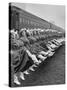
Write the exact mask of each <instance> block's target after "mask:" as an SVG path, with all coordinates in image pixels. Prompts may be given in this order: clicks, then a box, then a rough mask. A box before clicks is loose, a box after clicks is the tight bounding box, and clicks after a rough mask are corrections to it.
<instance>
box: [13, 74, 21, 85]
mask: <svg viewBox="0 0 67 90" xmlns="http://www.w3.org/2000/svg"><path fill="white" fill-rule="evenodd" d="M14 83H15V84H17V85H20V82H19V80H18V77H17V76H16V75H14Z"/></svg>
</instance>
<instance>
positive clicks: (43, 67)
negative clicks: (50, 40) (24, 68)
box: [14, 45, 65, 87]
mask: <svg viewBox="0 0 67 90" xmlns="http://www.w3.org/2000/svg"><path fill="white" fill-rule="evenodd" d="M20 82H21V85H20V86H40V85H57V84H64V83H65V45H63V46H61V47H59V48H58V49H57V50H56V52H55V54H54V55H53V56H52V57H49V58H47V59H46V60H45V61H44V62H43V63H41V64H40V65H39V67H37V68H35V72H32V71H30V74H29V75H25V81H23V80H20ZM15 86H18V85H14V87H15ZM20 86H18V87H20Z"/></svg>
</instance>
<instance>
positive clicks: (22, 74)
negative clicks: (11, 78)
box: [20, 72, 25, 80]
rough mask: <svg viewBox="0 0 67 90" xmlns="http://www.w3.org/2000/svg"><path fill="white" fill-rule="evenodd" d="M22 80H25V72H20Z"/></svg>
mask: <svg viewBox="0 0 67 90" xmlns="http://www.w3.org/2000/svg"><path fill="white" fill-rule="evenodd" d="M20 78H21V79H22V80H25V78H24V73H23V72H20Z"/></svg>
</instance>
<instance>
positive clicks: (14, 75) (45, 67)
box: [8, 2, 65, 87]
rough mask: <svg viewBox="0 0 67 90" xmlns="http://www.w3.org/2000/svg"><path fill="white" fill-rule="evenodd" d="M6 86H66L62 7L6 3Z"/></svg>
mask: <svg viewBox="0 0 67 90" xmlns="http://www.w3.org/2000/svg"><path fill="white" fill-rule="evenodd" d="M8 8H9V87H28V86H30V87H31V86H47V85H60V84H65V6H64V5H50V4H34V3H21V2H10V3H9V7H8Z"/></svg>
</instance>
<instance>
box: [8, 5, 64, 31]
mask: <svg viewBox="0 0 67 90" xmlns="http://www.w3.org/2000/svg"><path fill="white" fill-rule="evenodd" d="M9 18H10V21H9V24H10V25H9V29H16V30H20V29H22V28H26V29H34V28H40V29H54V30H61V31H62V30H63V29H62V28H60V27H58V26H56V25H54V24H52V23H50V22H48V21H46V20H43V19H41V18H39V17H37V16H35V15H33V14H31V13H29V12H27V11H24V10H22V9H20V8H18V7H16V6H12V5H11V4H10V6H9Z"/></svg>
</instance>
